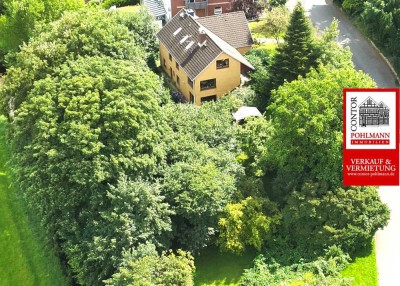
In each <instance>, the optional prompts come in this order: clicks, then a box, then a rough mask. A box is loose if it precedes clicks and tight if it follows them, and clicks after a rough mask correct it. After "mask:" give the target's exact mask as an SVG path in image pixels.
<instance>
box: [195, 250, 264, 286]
mask: <svg viewBox="0 0 400 286" xmlns="http://www.w3.org/2000/svg"><path fill="white" fill-rule="evenodd" d="M255 256H256V252H255V251H250V250H249V251H247V252H245V253H244V254H243V255H240V256H239V255H234V254H230V253H221V252H219V249H218V248H216V247H209V248H207V249H205V250H204V251H203V252H202V253H201V255H199V256H196V257H195V265H196V273H195V280H194V281H195V285H196V286H206V285H207V286H228V285H229V286H236V285H239V284H238V282H239V278H240V276H241V275H242V273H243V270H244V269H246V268H251V267H252V266H253V259H254V258H255Z"/></svg>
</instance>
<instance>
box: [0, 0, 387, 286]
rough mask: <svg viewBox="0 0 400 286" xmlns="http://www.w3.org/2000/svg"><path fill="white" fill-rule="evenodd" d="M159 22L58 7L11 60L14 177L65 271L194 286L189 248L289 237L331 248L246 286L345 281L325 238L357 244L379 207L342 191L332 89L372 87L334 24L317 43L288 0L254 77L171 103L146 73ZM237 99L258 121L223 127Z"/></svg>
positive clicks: (287, 240) (337, 107) (383, 212)
mask: <svg viewBox="0 0 400 286" xmlns="http://www.w3.org/2000/svg"><path fill="white" fill-rule="evenodd" d="M276 2H278V1H276ZM253 4H254V3H253ZM5 7H6V6H5ZM248 11H250V10H248ZM155 31H156V29H155V26H154V22H153V19H152V18H151V16H149V14H148V13H147V12H145V10H142V9H139V10H138V12H137V13H133V14H129V13H118V12H111V11H103V12H100V11H96V10H86V11H81V12H67V13H65V14H64V15H63V17H62V18H61V19H59V20H57V21H55V22H53V23H51V24H46V25H43V26H42V27H36V30H34V32H32V35H33V36H32V37H31V38H30V41H29V43H28V44H24V45H22V46H21V48H20V51H19V52H18V53H13V54H11V55H10V56H9V57H8V59H9V61H10V65H11V66H10V68H9V69H8V72H7V75H6V77H5V83H4V87H2V88H1V89H0V103H1V112H2V113H3V114H5V115H8V119H9V121H10V133H9V138H10V141H11V143H12V148H13V152H14V154H15V156H14V158H13V162H12V163H13V164H14V166H15V185H16V186H17V187H18V188H19V189H20V190H21V191H22V193H23V194H24V196H25V198H26V199H27V201H28V202H29V204H30V206H31V207H32V208H33V210H34V211H36V212H37V213H38V214H39V215H40V217H41V218H42V221H43V223H44V225H45V227H46V230H47V234H48V236H49V238H50V240H51V241H52V243H53V245H54V247H55V249H56V251H57V254H58V255H59V256H60V257H61V258H62V259H63V260H64V262H65V263H66V264H67V265H68V269H69V272H70V275H71V276H73V277H74V278H75V281H76V282H77V283H79V284H81V285H101V284H102V283H103V282H104V283H106V284H107V285H185V286H186V285H188V286H189V285H192V284H193V279H192V272H193V271H194V265H193V257H192V256H191V254H190V253H189V252H187V251H191V252H192V253H193V254H197V253H198V252H200V251H201V250H202V249H203V248H204V247H207V246H210V245H212V244H217V245H219V246H220V248H221V249H223V250H228V251H232V252H236V253H240V252H242V251H244V250H245V248H247V247H250V248H255V249H257V250H258V251H265V250H266V249H267V251H270V250H271V249H275V250H280V249H282V248H279V247H280V245H284V246H285V247H286V248H284V250H286V254H287V252H290V251H291V250H295V251H296V253H297V254H298V256H300V257H308V258H310V259H311V258H312V259H315V255H322V253H321V251H322V250H323V249H327V248H329V250H328V254H326V256H324V258H320V259H317V260H315V261H314V262H309V263H308V264H304V263H301V262H299V261H298V259H297V260H296V261H294V260H293V259H292V261H291V263H292V262H293V261H294V262H296V264H294V265H292V266H281V265H278V264H276V263H274V262H273V260H272V258H271V259H270V260H268V262H266V261H267V260H263V259H262V258H261V259H258V260H256V263H255V264H256V265H255V267H254V268H253V269H251V270H248V271H246V273H245V274H244V276H243V279H242V284H245V285H277V283H280V282H279V281H282V283H283V284H282V285H296V284H293V283H298V284H300V285H302V284H307V283H308V284H309V285H346V284H345V283H347V282H346V281H344V280H343V279H342V278H341V277H340V276H339V275H338V271H339V269H341V267H342V265H344V264H345V260H346V258H345V255H344V254H343V253H342V252H341V250H340V249H339V248H337V247H334V246H333V245H337V246H339V247H341V248H343V249H344V250H346V251H353V250H354V249H355V248H356V247H360V246H363V245H365V244H367V243H368V241H369V240H370V239H371V237H372V236H373V234H374V233H375V231H376V230H377V229H378V228H379V227H382V226H384V225H385V223H386V222H387V219H388V211H387V209H386V208H385V206H384V205H383V204H382V203H381V202H380V201H379V198H378V196H377V195H376V192H375V190H373V189H370V188H349V189H348V190H344V189H342V188H341V148H342V147H341V145H342V136H341V130H342V107H341V94H342V88H344V87H372V86H374V83H373V81H372V80H371V79H370V78H369V77H368V76H366V75H365V74H363V73H361V72H357V71H355V70H354V69H353V67H352V64H351V61H350V59H351V55H350V54H349V51H348V50H344V49H341V48H340V47H339V46H337V45H336V44H334V39H335V37H336V36H337V22H334V23H333V25H332V26H331V28H330V29H328V30H327V31H325V32H324V33H323V35H322V37H320V38H316V37H314V36H313V31H312V29H311V26H310V25H309V23H308V21H307V20H306V18H305V15H304V11H303V10H302V8H301V6H300V5H298V6H296V9H295V12H294V13H293V15H292V17H291V22H290V24H289V27H288V29H287V34H286V36H285V40H286V41H285V43H284V44H282V45H281V46H280V47H279V48H278V51H277V53H276V54H275V56H274V57H273V58H271V57H270V55H269V54H267V53H265V52H263V51H252V52H250V53H249V54H248V55H247V57H248V59H249V60H250V61H251V62H252V63H253V64H254V66H256V68H257V70H256V71H255V72H253V73H252V74H251V75H250V82H249V84H248V86H246V87H244V88H237V89H236V90H234V91H233V92H231V94H230V95H227V96H225V97H224V98H223V99H221V100H219V101H217V102H210V103H206V104H204V105H202V106H194V105H192V104H180V103H173V102H171V101H170V100H169V99H168V93H167V92H166V90H165V88H164V87H163V85H162V81H161V79H160V77H159V76H157V75H156V74H155V73H154V72H153V71H152V69H151V68H154V67H155V66H154V64H155V61H154V60H155V58H156V54H157V42H156V39H155ZM289 81H290V82H289ZM272 89H275V90H274V91H271V90H272ZM266 94H272V97H271V101H270V102H269V106H268V107H267V108H266V106H267V100H266V96H265V95H266ZM175 99H177V97H176V98H175ZM244 104H247V105H253V106H254V105H256V106H259V107H260V108H261V109H265V108H266V109H267V111H266V113H265V117H258V118H252V119H246V120H245V122H244V124H243V125H240V124H237V123H235V122H233V118H232V111H235V110H237V109H238V108H239V107H240V106H242V105H244ZM343 201H345V202H346V204H342V202H343ZM349 206H352V207H351V208H350V207H349ZM310 235H312V236H314V238H315V239H314V240H313V242H312V243H305V241H306V238H308V237H309V236H310ZM180 249H183V251H182V250H180ZM272 252H273V251H271V253H272ZM276 253H277V252H276ZM313 255H314V256H313ZM276 258H277V259H280V260H282V259H281V257H278V256H277V257H276ZM297 258H298V257H297ZM268 259H269V258H268ZM323 259H326V260H327V261H326V262H324V261H323ZM292 270H293V271H292ZM291 271H292V272H293V273H291V274H290V272H291ZM274 283H275V284H274ZM285 283H286V284H285ZM318 283H320V284H318ZM321 283H322V284H321ZM343 283H344V284H343Z"/></svg>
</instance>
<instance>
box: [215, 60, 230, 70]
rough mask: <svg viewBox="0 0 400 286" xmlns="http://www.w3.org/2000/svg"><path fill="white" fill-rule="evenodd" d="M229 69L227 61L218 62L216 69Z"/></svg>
mask: <svg viewBox="0 0 400 286" xmlns="http://www.w3.org/2000/svg"><path fill="white" fill-rule="evenodd" d="M224 68H229V59H224V60H218V61H217V69H224Z"/></svg>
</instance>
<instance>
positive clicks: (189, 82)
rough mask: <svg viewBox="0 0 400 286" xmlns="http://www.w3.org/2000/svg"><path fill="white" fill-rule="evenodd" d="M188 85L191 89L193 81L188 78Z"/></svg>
mask: <svg viewBox="0 0 400 286" xmlns="http://www.w3.org/2000/svg"><path fill="white" fill-rule="evenodd" d="M188 84H189V85H190V87H191V88H193V81H192V80H191V79H190V77H188Z"/></svg>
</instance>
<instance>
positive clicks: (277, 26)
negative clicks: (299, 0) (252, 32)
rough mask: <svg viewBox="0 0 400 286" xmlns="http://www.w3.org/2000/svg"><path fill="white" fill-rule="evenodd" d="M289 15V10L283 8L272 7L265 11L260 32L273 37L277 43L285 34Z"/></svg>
mask: <svg viewBox="0 0 400 286" xmlns="http://www.w3.org/2000/svg"><path fill="white" fill-rule="evenodd" d="M289 15H290V13H289V10H288V9H287V8H286V7H285V6H278V7H273V8H271V9H270V10H267V11H265V19H264V24H263V27H262V31H263V32H264V33H265V34H266V35H271V36H273V37H274V39H275V40H276V42H277V43H279V39H280V38H281V36H282V34H284V33H285V31H286V27H287V25H288V23H289Z"/></svg>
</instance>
